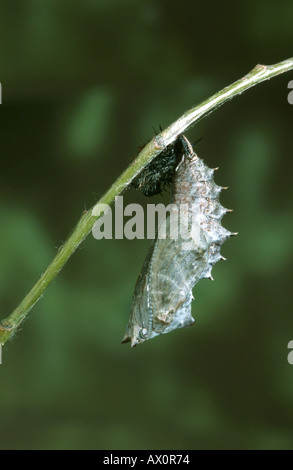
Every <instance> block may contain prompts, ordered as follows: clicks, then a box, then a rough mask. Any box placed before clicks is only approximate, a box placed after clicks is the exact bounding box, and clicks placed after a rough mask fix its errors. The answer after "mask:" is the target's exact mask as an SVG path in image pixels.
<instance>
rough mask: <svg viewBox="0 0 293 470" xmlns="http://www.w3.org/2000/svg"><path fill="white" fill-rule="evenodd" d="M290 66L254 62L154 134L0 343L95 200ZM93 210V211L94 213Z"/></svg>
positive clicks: (118, 188)
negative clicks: (237, 98) (199, 124)
mask: <svg viewBox="0 0 293 470" xmlns="http://www.w3.org/2000/svg"><path fill="white" fill-rule="evenodd" d="M289 70H293V58H291V59H288V60H284V61H283V62H279V63H278V64H274V65H271V66H266V65H257V66H256V67H254V69H253V70H251V72H249V73H248V74H247V75H246V76H245V77H243V78H241V79H240V80H238V81H236V82H234V83H232V84H231V85H229V86H227V87H226V88H224V89H223V90H221V91H219V92H218V93H216V94H215V95H213V96H211V97H210V98H208V99H207V100H205V101H203V102H202V103H200V104H199V105H198V106H196V107H194V108H192V109H190V110H189V111H187V112H186V113H184V114H183V115H182V116H181V117H180V118H179V119H178V120H177V121H175V122H174V123H173V124H171V125H170V126H169V127H168V128H167V129H165V130H164V131H162V132H161V133H160V134H158V135H157V136H155V137H154V138H153V139H152V140H151V141H150V142H149V143H148V144H147V145H146V146H145V147H144V148H143V150H142V151H141V152H140V153H139V155H138V156H137V157H136V159H135V161H134V162H133V163H132V164H131V165H130V166H129V167H128V168H127V169H126V170H125V171H124V173H122V175H121V176H120V177H119V178H118V179H117V180H116V181H115V183H114V184H113V185H112V186H111V187H110V189H109V190H108V191H107V192H106V193H105V194H104V196H103V197H102V198H101V199H100V200H99V201H98V202H97V204H96V205H95V206H94V207H93V208H92V209H91V210H89V211H86V212H84V213H83V215H82V217H81V219H80V221H79V222H78V224H77V225H76V227H75V229H74V230H73V232H72V233H71V235H70V236H69V237H68V239H67V240H66V242H65V243H64V244H63V245H62V246H61V247H60V248H59V250H58V252H57V255H56V256H55V258H54V259H53V261H52V262H51V264H50V265H49V266H48V268H47V269H46V271H45V272H44V273H43V274H42V275H41V277H40V279H39V280H38V282H37V283H36V284H35V285H34V287H33V288H32V289H31V291H30V292H29V293H28V294H27V296H26V297H25V298H24V299H23V300H22V302H21V303H20V304H19V306H18V307H17V308H16V309H15V310H14V311H13V312H12V313H11V315H10V316H9V317H7V318H6V319H5V320H3V321H2V322H1V323H0V347H1V344H2V345H3V344H5V343H6V341H8V340H9V339H10V338H11V336H12V335H13V334H14V333H15V331H16V330H17V327H18V326H19V325H20V323H21V322H22V321H23V320H24V319H25V318H26V316H27V314H28V312H29V311H30V310H31V308H32V307H33V306H34V305H35V303H36V302H37V301H38V300H39V299H40V298H41V296H42V294H43V293H44V291H45V289H46V288H47V287H48V285H49V284H50V282H51V281H52V280H53V279H54V278H55V277H56V276H57V274H58V273H59V271H61V269H62V268H63V266H64V265H65V263H66V262H67V260H68V259H69V258H70V256H71V255H72V254H73V253H74V251H75V250H76V249H77V248H78V246H79V245H80V244H81V243H82V242H83V240H84V239H85V238H86V237H87V235H88V234H89V233H90V231H91V229H92V227H93V225H94V223H95V222H96V220H97V219H98V218H99V215H96V214H97V208H98V204H108V205H110V204H112V203H113V202H114V200H115V197H116V196H118V195H119V194H121V193H122V192H123V191H124V189H126V188H127V186H128V185H129V183H130V182H131V180H132V179H133V178H134V177H135V176H136V175H137V174H138V173H139V172H140V171H141V170H142V169H143V168H144V167H145V166H146V165H147V164H148V163H149V162H150V161H151V160H152V159H153V158H154V157H155V156H156V155H158V154H159V153H160V152H161V151H162V150H163V149H164V148H165V147H166V146H167V145H169V144H170V143H171V142H173V141H174V140H175V139H176V138H177V136H178V135H179V134H181V133H182V132H184V131H185V130H186V129H188V128H190V127H191V126H192V125H194V124H195V123H196V122H197V121H199V120H200V119H202V118H203V117H205V116H207V115H208V114H209V113H211V112H212V111H215V110H216V109H217V108H219V107H220V106H221V105H222V104H224V103H225V102H226V101H228V100H230V99H232V98H234V97H235V96H237V95H239V94H241V93H242V92H243V91H246V90H248V89H249V88H251V87H253V86H254V85H257V84H258V83H261V82H263V81H265V80H268V79H270V78H271V77H275V76H276V75H279V74H281V73H284V72H287V71H289ZM93 213H94V214H95V215H93Z"/></svg>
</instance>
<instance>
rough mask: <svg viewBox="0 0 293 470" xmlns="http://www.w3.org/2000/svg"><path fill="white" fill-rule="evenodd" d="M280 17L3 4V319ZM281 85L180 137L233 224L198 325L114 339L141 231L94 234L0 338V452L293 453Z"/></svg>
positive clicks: (253, 57)
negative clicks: (135, 340)
mask: <svg viewBox="0 0 293 470" xmlns="http://www.w3.org/2000/svg"><path fill="white" fill-rule="evenodd" d="M292 17H293V3H292V2H291V1H289V0H288V1H284V2H272V1H271V2H268V1H264V0H260V1H258V2H255V1H252V0H250V1H245V2H232V1H227V2H225V3H223V4H222V3H221V2H217V1H205V2H203V1H202V2H198V1H194V0H183V1H181V2H177V1H174V0H172V1H170V0H169V1H167V0H165V1H159V0H156V1H146V0H140V1H138V0H137V1H135V0H119V1H118V0H107V1H106V0H83V1H81V0H80V1H73V0H70V1H69V0H62V1H60V0H58V1H57V0H42V1H40V0H26V1H20V0H18V1H14V2H4V1H2V2H1V4H0V64H1V68H0V81H1V83H2V88H3V104H2V105H1V106H0V115H1V127H0V138H1V173H0V181H1V184H0V191H1V200H0V204H1V208H0V218H1V231H0V240H1V242H0V259H1V261H0V295H1V297H0V298H1V318H4V317H6V316H8V315H9V313H11V311H12V310H13V309H14V308H15V307H16V306H17V304H18V303H19V302H20V301H21V299H22V298H23V297H24V295H25V294H26V293H27V292H28V290H29V289H30V288H31V287H32V286H33V284H34V283H35V282H36V280H37V279H38V277H39V276H40V274H41V273H42V272H43V271H44V270H45V268H46V267H47V265H48V263H49V262H50V261H51V259H52V258H53V257H54V255H55V253H56V251H57V248H58V247H59V246H60V244H61V243H62V242H63V241H64V240H65V239H66V237H67V235H68V233H69V232H70V231H71V230H72V228H73V227H74V225H75V224H76V222H77V220H78V219H79V217H80V215H81V213H82V211H83V210H84V209H85V208H90V207H91V206H92V205H93V204H94V203H95V201H96V200H97V199H98V197H99V196H100V195H102V194H103V193H104V192H105V191H106V190H107V189H108V187H109V186H110V184H112V183H113V181H114V180H115V179H116V178H117V177H118V176H119V174H120V173H121V172H122V171H123V170H124V169H125V168H126V167H127V166H128V165H129V163H130V162H131V160H132V159H133V157H134V156H135V155H136V154H137V151H138V148H139V147H140V146H141V144H142V143H144V142H147V141H148V140H150V138H151V137H152V136H153V132H154V131H153V128H158V127H159V125H161V126H162V127H163V128H164V127H167V126H168V125H169V124H170V123H172V122H173V121H174V120H176V119H177V118H178V117H179V116H180V115H181V114H182V113H183V112H184V111H186V110H187V109H189V108H190V107H192V106H193V105H195V104H197V103H199V102H200V101H202V100H204V99H206V98H207V97H208V96H210V95H211V94H213V93H215V92H216V91H218V90H220V89H221V88H223V87H224V86H225V85H228V84H229V83H231V82H233V81H234V80H237V79H239V78H240V77H241V76H243V75H244V74H245V73H247V72H248V71H249V70H250V69H252V68H253V66H254V65H256V64H257V63H265V64H271V63H275V62H278V61H280V60H284V59H286V58H289V57H291V56H292V39H293V32H292V31H293V29H292ZM292 79H293V73H292V72H291V73H287V74H285V75H282V76H280V77H277V78H274V79H272V80H270V81H269V82H265V83H264V84H261V85H259V86H257V87H255V88H253V89H252V90H250V91H248V92H246V93H245V94H243V95H242V96H241V97H238V98H236V99H234V100H233V101H231V102H230V103H228V104H226V105H224V106H223V107H222V108H220V109H219V110H218V111H217V112H215V113H213V114H212V115H210V116H209V117H208V118H206V119H204V120H203V121H202V122H200V123H199V124H198V125H197V126H195V127H194V128H193V129H192V130H190V131H188V133H187V137H188V138H189V139H190V140H191V141H195V140H197V139H198V138H200V137H202V140H201V142H200V143H199V144H197V147H196V149H197V152H198V154H199V156H200V157H202V158H204V159H205V162H206V163H207V165H209V166H210V167H214V166H220V171H219V172H218V173H217V175H216V182H217V183H218V184H221V185H224V186H226V185H228V186H229V191H226V192H225V194H223V195H222V198H221V201H222V204H223V205H224V206H226V207H231V208H233V209H234V212H233V213H232V214H230V215H227V216H226V217H225V218H224V225H225V226H226V227H227V228H228V229H230V230H232V231H238V232H239V235H238V237H236V238H233V239H231V240H229V241H228V242H227V243H225V245H224V246H223V248H222V254H223V255H224V256H225V257H227V258H228V261H227V262H226V263H218V264H217V265H216V267H215V268H214V270H213V276H214V278H215V282H213V283H211V282H209V281H206V280H205V281H201V282H200V283H199V284H198V285H197V286H196V288H195V289H194V295H195V297H196V300H195V302H193V314H194V316H195V319H196V323H195V325H194V326H193V327H192V328H189V329H183V330H177V331H176V332H173V333H171V334H168V335H164V336H161V337H159V338H156V339H154V340H151V341H149V342H146V343H144V344H143V345H142V346H139V347H137V348H135V349H133V350H131V348H130V347H129V345H128V344H127V345H121V344H120V340H121V339H122V336H123V335H124V331H125V327H126V323H127V321H128V315H129V310H130V305H131V298H132V294H133V290H134V285H135V282H136V278H137V276H138V273H139V271H140V269H141V266H142V263H143V260H144V257H145V255H146V252H147V249H148V246H149V243H150V242H149V241H148V240H134V241H128V240H107V241H105V240H103V241H99V242H98V241H97V240H95V239H94V238H93V237H92V235H90V236H89V237H88V239H87V240H86V242H85V243H84V244H83V245H82V246H81V248H80V249H78V251H77V252H76V253H75V254H74V256H73V257H72V258H71V259H70V261H69V262H68V264H67V265H66V267H65V268H64V269H63V271H62V272H61V273H60V275H59V276H58V277H57V278H56V280H55V281H54V282H53V283H52V284H51V285H50V287H49V288H48V290H47V291H46V293H45V295H44V297H43V299H42V300H40V301H39V303H38V304H37V305H36V306H35V308H34V309H33V310H32V312H31V313H30V315H29V318H28V320H27V321H26V322H25V323H24V324H23V326H22V328H21V330H20V331H19V332H18V334H17V335H16V336H15V338H14V340H13V341H11V342H10V343H9V344H7V346H6V347H5V348H4V349H3V354H2V356H3V357H2V360H3V364H2V365H1V366H0V402H1V412H0V448H1V449H29V448H31V449H163V448H164V449H189V448H190V449H234V448H239V449H248V448H252V449H293V366H292V365H289V364H288V361H287V355H288V352H289V351H288V349H287V345H288V342H289V341H290V340H293V312H292V290H291V289H292V261H293V256H292V255H293V250H292V237H293V220H292V202H293V189H292V170H293V163H292V162H293V159H292V122H293V119H292V115H293V106H292V105H291V106H290V105H289V104H288V102H287V95H288V91H289V90H288V89H287V85H288V82H289V80H292ZM168 198H169V195H168V194H166V195H165V197H164V200H166V201H168ZM159 200H160V201H162V199H159ZM129 202H143V203H144V204H145V203H146V201H145V198H143V197H141V196H140V195H138V194H137V193H135V192H134V191H128V192H127V193H125V204H126V203H129ZM151 202H156V200H155V199H154V200H152V201H151Z"/></svg>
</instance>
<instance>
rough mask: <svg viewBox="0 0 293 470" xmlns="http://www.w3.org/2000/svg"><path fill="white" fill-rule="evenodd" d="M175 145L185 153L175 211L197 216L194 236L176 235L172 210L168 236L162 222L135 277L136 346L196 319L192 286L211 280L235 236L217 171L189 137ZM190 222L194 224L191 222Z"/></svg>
mask: <svg viewBox="0 0 293 470" xmlns="http://www.w3.org/2000/svg"><path fill="white" fill-rule="evenodd" d="M174 148H176V153H177V157H178V155H179V156H180V158H179V159H178V160H179V163H178V165H177V166H176V169H175V170H174V179H173V196H172V200H171V203H172V204H173V205H174V206H173V207H174V210H175V211H176V209H178V211H179V209H180V208H181V207H185V208H186V207H187V208H188V209H187V211H185V213H184V212H183V215H184V217H186V219H187V220H190V219H191V220H192V224H191V227H192V228H191V230H190V231H189V232H188V234H187V235H188V236H189V238H187V237H186V233H184V232H183V233H182V231H179V232H178V237H177V238H176V237H174V238H173V237H172V235H171V233H172V227H171V215H172V213H168V215H167V217H166V220H163V222H162V224H165V227H164V229H166V238H162V239H161V238H160V237H159V236H158V234H159V233H160V230H161V229H162V224H161V225H160V226H159V227H158V231H157V235H156V238H155V240H154V241H153V242H152V245H151V247H150V249H149V251H148V254H147V257H146V259H145V261H144V264H143V267H142V270H141V273H140V275H139V277H138V279H137V282H136V286H135V291H134V295H133V301H132V307H131V313H130V317H129V321H128V325H127V328H126V333H125V336H124V338H123V340H122V342H123V343H126V342H128V341H130V342H131V346H132V347H133V346H136V345H137V344H140V343H143V342H144V341H146V340H148V339H151V338H154V337H155V336H158V335H160V334H165V333H169V332H171V331H173V330H175V329H177V328H182V327H186V326H191V325H192V324H193V323H194V319H193V317H192V315H191V302H192V300H193V295H192V288H193V287H194V286H195V284H196V283H197V282H198V281H199V280H200V279H203V278H210V279H212V276H211V271H212V268H213V266H214V264H215V263H216V262H217V261H219V260H220V259H221V258H222V256H221V254H220V248H221V245H222V244H223V243H224V241H225V240H227V238H229V237H230V236H231V235H232V233H231V232H229V231H228V230H226V229H225V228H223V227H222V225H221V219H222V217H223V215H224V214H225V213H226V212H228V210H227V209H225V208H224V207H223V206H222V205H221V204H220V202H219V195H220V192H221V189H222V188H221V187H220V186H218V185H216V183H215V182H214V178H213V174H214V170H213V169H210V168H208V167H207V166H206V165H205V163H204V162H203V160H201V159H200V158H199V157H198V156H197V155H196V154H195V152H194V150H193V148H192V146H191V144H190V142H189V141H188V140H187V139H186V137H185V136H183V135H180V136H179V137H178V139H177V140H176V141H175V144H174ZM177 157H176V158H177ZM182 204H183V206H182ZM180 217H181V213H180ZM185 226H186V227H189V225H188V224H187V223H186V224H185Z"/></svg>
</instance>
